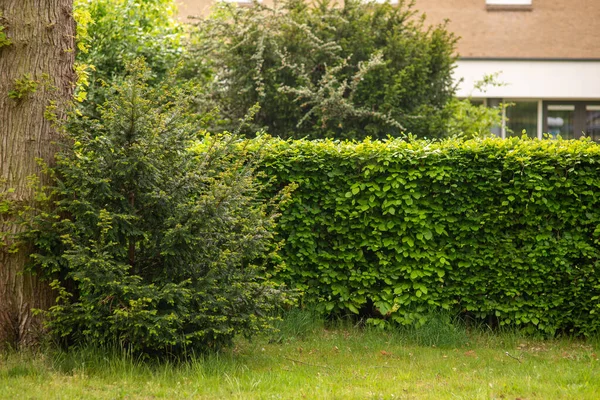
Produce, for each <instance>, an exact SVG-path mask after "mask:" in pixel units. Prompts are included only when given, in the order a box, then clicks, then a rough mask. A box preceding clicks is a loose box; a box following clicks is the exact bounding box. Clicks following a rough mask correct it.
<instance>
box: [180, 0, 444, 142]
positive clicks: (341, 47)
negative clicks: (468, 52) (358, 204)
mask: <svg viewBox="0 0 600 400" xmlns="http://www.w3.org/2000/svg"><path fill="white" fill-rule="evenodd" d="M194 38H195V45H194V46H192V48H191V49H190V53H191V56H190V58H191V59H194V58H195V59H197V60H201V61H202V62H203V63H202V65H203V67H204V68H208V69H210V70H212V73H213V78H214V79H213V81H212V86H211V87H210V90H208V92H209V93H211V100H212V103H211V102H209V103H208V104H205V106H208V107H210V106H217V107H218V108H219V109H220V110H221V112H222V113H223V116H224V118H225V122H227V121H232V122H235V121H236V120H237V119H239V118H241V117H242V116H243V115H245V113H246V112H247V110H248V108H249V107H251V106H252V105H254V104H255V103H259V104H260V106H261V110H260V112H259V113H258V114H257V115H256V118H255V126H254V131H257V130H259V129H262V128H264V129H266V130H267V131H268V132H269V133H270V134H272V135H275V136H280V137H292V138H300V137H308V138H311V139H316V138H325V137H335V138H364V137H365V136H371V137H373V138H385V137H387V136H388V135H391V136H399V135H400V134H401V133H402V132H413V133H415V134H417V135H419V136H427V137H438V136H442V135H444V134H445V132H446V131H447V129H446V128H447V126H446V125H447V124H446V123H447V119H448V118H449V116H450V114H451V110H450V109H448V108H447V105H448V102H449V101H450V100H451V99H452V96H453V94H454V86H453V82H452V79H451V72H452V69H453V66H454V61H455V56H454V55H453V51H454V45H455V42H456V39H455V37H454V36H453V35H452V34H451V33H450V32H448V31H447V30H446V28H445V27H444V26H432V27H428V26H427V25H426V23H425V20H424V17H421V16H420V15H418V12H417V11H416V10H413V9H412V4H411V3H408V2H405V1H400V2H399V4H394V5H391V4H389V3H375V2H364V1H361V0H349V1H345V2H343V5H341V6H340V5H339V4H337V3H334V2H332V1H329V0H323V1H317V2H316V3H314V4H312V5H311V6H309V5H308V3H306V2H304V1H302V0H283V1H280V2H276V3H275V5H274V6H273V7H270V6H266V5H263V4H258V3H255V4H254V5H253V6H251V7H237V6H236V5H235V4H228V3H226V2H222V3H221V4H220V5H219V6H217V8H216V9H215V10H214V12H213V14H212V15H211V16H210V17H209V18H208V19H206V20H203V21H201V22H200V23H199V25H198V30H197V31H196V33H195V35H194ZM197 65H200V63H198V64H197ZM199 70H200V71H203V70H204V69H202V68H200V69H199ZM224 126H225V127H226V126H227V123H225V125H224ZM251 133H252V132H251Z"/></svg>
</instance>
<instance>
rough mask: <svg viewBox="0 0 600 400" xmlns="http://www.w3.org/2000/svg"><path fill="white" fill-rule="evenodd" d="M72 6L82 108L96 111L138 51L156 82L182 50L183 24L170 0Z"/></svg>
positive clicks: (86, 1)
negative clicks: (110, 87) (179, 21)
mask: <svg viewBox="0 0 600 400" xmlns="http://www.w3.org/2000/svg"><path fill="white" fill-rule="evenodd" d="M75 12H76V17H77V23H78V27H77V28H78V47H79V51H78V53H77V62H78V65H79V69H80V72H81V73H80V85H79V88H78V89H79V90H80V93H81V91H83V92H85V96H81V100H83V99H84V97H87V100H88V101H87V102H85V103H84V104H83V110H84V113H85V114H90V113H92V114H93V113H96V106H97V105H101V104H102V103H104V101H105V100H106V94H107V87H108V86H110V84H111V82H113V80H114V79H117V78H120V77H122V76H124V75H125V74H126V65H127V64H128V62H131V61H132V60H134V59H136V58H138V57H143V58H144V59H145V61H146V65H147V66H148V68H149V70H150V74H151V77H150V78H151V82H154V83H157V82H159V81H160V80H162V79H163V78H164V77H165V75H166V74H167V72H168V71H169V70H171V69H173V68H174V67H175V65H176V64H177V63H178V61H179V60H180V58H181V55H182V54H183V52H184V50H183V38H184V27H183V26H182V25H181V24H179V23H178V22H177V20H176V19H175V15H176V7H175V2H174V0H75ZM82 78H83V79H82ZM94 116H97V115H94Z"/></svg>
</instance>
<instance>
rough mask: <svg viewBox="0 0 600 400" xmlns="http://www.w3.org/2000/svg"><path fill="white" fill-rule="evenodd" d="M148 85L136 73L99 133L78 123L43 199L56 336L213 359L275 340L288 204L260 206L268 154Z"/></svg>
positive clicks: (42, 235) (167, 89)
mask: <svg viewBox="0 0 600 400" xmlns="http://www.w3.org/2000/svg"><path fill="white" fill-rule="evenodd" d="M150 74H151V72H150V70H149V69H148V68H147V67H146V66H145V64H144V63H143V62H141V61H139V60H138V61H136V62H135V63H134V64H133V65H132V66H131V68H130V70H129V75H127V76H126V77H125V78H124V79H121V80H119V81H117V82H118V83H117V84H115V86H114V87H113V88H112V94H111V95H110V96H109V99H110V100H109V101H108V102H107V103H105V104H104V105H103V106H101V107H99V113H100V117H99V118H98V119H93V118H86V117H81V118H74V119H72V120H71V122H70V126H69V129H68V132H67V133H66V134H67V138H68V139H69V141H70V143H71V145H69V146H65V148H64V149H63V151H61V152H60V153H59V154H58V156H57V164H56V167H54V168H53V169H52V170H51V172H52V173H53V174H54V177H55V182H56V184H55V186H54V187H51V188H47V190H46V192H40V200H41V201H42V204H43V203H44V202H48V201H49V202H51V203H52V207H51V208H52V211H41V210H39V211H38V212H37V214H36V215H35V217H34V219H33V222H32V225H31V226H30V229H29V231H28V236H29V239H30V240H31V241H32V242H33V243H34V245H35V248H36V251H35V252H34V255H33V261H34V263H35V264H36V265H37V266H38V267H39V268H41V270H42V272H43V273H45V275H46V276H48V277H50V278H52V279H53V283H52V285H53V286H54V288H55V289H56V291H57V294H58V300H57V303H56V304H55V305H54V306H53V307H51V308H50V310H49V312H48V315H47V317H48V326H49V328H50V330H51V332H52V333H53V334H54V335H56V336H58V337H60V338H62V339H63V341H64V342H65V343H67V344H70V343H86V344H92V345H98V346H105V345H114V344H117V345H121V346H123V347H125V348H128V349H130V350H132V351H133V352H134V353H135V354H139V353H146V354H155V355H164V354H171V355H180V354H184V353H186V352H189V351H200V352H202V351H207V350H214V349H218V348H219V347H221V346H223V345H227V344H229V343H230V341H231V339H232V338H233V337H234V335H236V334H245V335H251V334H253V333H255V332H258V331H261V330H264V329H267V328H269V327H270V326H271V322H270V321H271V320H272V317H273V315H274V313H273V310H274V308H276V307H277V306H278V305H280V304H281V302H282V301H284V300H285V298H286V294H285V292H284V291H283V290H282V289H281V288H280V287H279V286H278V285H275V284H273V283H272V282H270V281H269V280H268V279H267V278H265V274H264V273H262V267H261V265H262V264H263V262H264V259H265V258H266V257H267V256H268V253H269V252H270V251H272V250H273V248H274V245H273V242H272V237H273V235H272V228H273V225H274V219H275V217H276V214H275V213H274V212H275V211H276V208H277V204H278V201H275V200H273V201H271V202H269V203H263V202H261V201H260V200H259V199H258V196H257V194H258V192H259V190H260V186H259V185H258V183H257V181H256V179H255V165H256V161H257V158H256V157H257V155H256V152H251V151H246V150H243V149H241V150H240V148H239V147H238V146H237V143H238V142H240V140H241V139H240V138H238V137H237V136H236V135H234V134H223V135H219V136H211V135H209V134H207V133H206V132H204V131H203V130H202V129H200V128H199V127H200V126H202V120H201V119H200V118H199V117H197V116H195V115H194V114H190V107H191V98H190V94H189V93H188V92H186V90H185V87H184V86H183V85H174V84H173V83H172V82H171V80H170V79H171V78H167V79H166V81H164V82H163V83H162V84H160V85H158V86H157V87H154V86H151V85H149V84H148V80H149V79H150ZM190 92H193V90H190ZM43 193H48V194H43Z"/></svg>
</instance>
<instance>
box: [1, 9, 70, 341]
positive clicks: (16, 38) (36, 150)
mask: <svg viewBox="0 0 600 400" xmlns="http://www.w3.org/2000/svg"><path fill="white" fill-rule="evenodd" d="M74 36H75V23H74V20H73V0H38V1H22V0H2V1H0V346H2V345H3V344H9V345H11V346H20V345H24V344H30V343H32V342H34V341H35V340H36V339H37V334H38V333H39V332H40V330H39V329H38V328H40V324H39V322H40V321H39V318H35V317H34V316H33V315H32V313H31V309H32V308H46V307H48V306H49V305H50V304H52V302H53V296H52V294H51V292H50V290H49V288H48V286H47V285H44V283H43V282H41V281H40V280H39V279H37V277H36V276H34V275H31V274H29V273H27V272H25V264H26V263H27V260H28V256H29V254H28V253H29V250H30V249H29V247H28V246H25V245H21V244H19V243H17V242H15V241H14V235H15V234H18V233H19V232H20V231H21V230H22V227H21V226H20V225H19V224H15V217H16V214H18V212H19V210H22V209H23V208H26V207H28V206H29V205H30V204H31V203H32V202H33V201H34V195H33V191H32V189H31V187H30V185H29V184H28V180H29V177H30V176H32V175H36V174H38V173H39V172H40V171H39V166H38V164H37V162H36V159H43V160H44V161H46V162H47V163H51V162H52V160H53V157H54V152H55V150H56V146H55V142H56V141H57V140H58V139H59V137H60V136H59V133H58V131H57V130H56V129H54V127H53V120H56V119H57V118H61V116H62V115H63V113H62V112H61V109H62V108H63V106H65V105H66V103H68V102H69V101H70V99H71V96H72V93H73V83H74V78H75V74H74V71H73V59H74V54H75V52H74V47H75V41H74V40H73V39H74Z"/></svg>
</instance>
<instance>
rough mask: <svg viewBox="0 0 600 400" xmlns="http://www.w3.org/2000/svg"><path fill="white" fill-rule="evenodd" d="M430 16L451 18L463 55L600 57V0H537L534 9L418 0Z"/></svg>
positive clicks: (475, 0) (472, 0) (476, 0)
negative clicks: (494, 8) (516, 9)
mask: <svg viewBox="0 0 600 400" xmlns="http://www.w3.org/2000/svg"><path fill="white" fill-rule="evenodd" d="M416 8H417V9H418V10H421V11H424V12H425V13H426V14H427V17H428V21H430V22H432V23H433V22H442V21H443V20H444V19H446V18H447V19H449V20H450V22H449V29H450V30H451V31H453V32H455V33H456V34H457V35H459V36H461V40H460V41H459V43H458V53H459V54H460V56H462V57H486V58H487V57H507V58H596V59H600V0H533V5H532V7H531V9H530V10H528V11H514V10H513V11H509V10H501V9H498V10H493V11H492V10H488V9H486V5H485V0H450V1H449V0H416Z"/></svg>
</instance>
